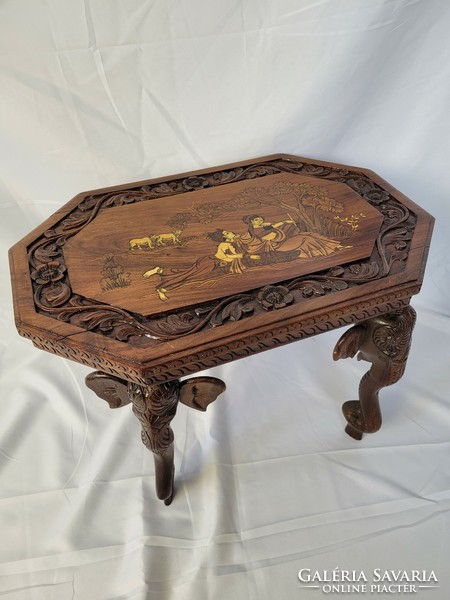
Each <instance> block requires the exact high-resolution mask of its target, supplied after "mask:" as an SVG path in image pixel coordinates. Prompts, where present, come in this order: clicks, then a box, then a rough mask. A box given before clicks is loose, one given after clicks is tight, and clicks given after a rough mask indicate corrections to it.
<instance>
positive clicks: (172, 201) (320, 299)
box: [10, 154, 433, 500]
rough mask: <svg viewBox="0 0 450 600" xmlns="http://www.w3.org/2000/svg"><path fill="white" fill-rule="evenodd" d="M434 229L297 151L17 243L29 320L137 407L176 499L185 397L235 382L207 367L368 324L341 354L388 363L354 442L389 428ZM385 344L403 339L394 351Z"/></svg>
mask: <svg viewBox="0 0 450 600" xmlns="http://www.w3.org/2000/svg"><path fill="white" fill-rule="evenodd" d="M432 226H433V218H432V217H431V216H430V215H429V214H428V213H427V212H426V211H424V210H423V209H421V208H420V207H419V206H417V205H416V204H414V203H413V202H412V201H411V200H409V199H408V198H406V197H405V196H404V195H402V194H401V193H400V192H398V191H397V190H396V189H395V188H393V187H392V186H391V185H389V184H388V183H387V182H385V181H384V180H383V179H381V178H380V177H379V176H378V175H376V174H375V173H373V172H371V171H368V170H366V169H360V168H356V167H349V166H346V165H338V164H334V163H326V162H323V161H317V160H311V159H305V158H300V157H295V156H291V155H284V154H279V155H273V156H268V157H263V158H259V159H254V160H250V161H245V162H239V163H234V164H232V165H225V166H222V167H216V168H212V169H205V170H202V171H196V172H191V173H184V174H180V175H174V176H171V177H164V178H159V179H155V180H148V181H143V182H137V183H132V184H125V185H120V186H115V187H111V188H105V189H100V190H92V191H89V192H85V193H82V194H79V195H78V196H77V197H75V198H74V199H73V200H72V201H71V202H69V203H68V204H67V205H66V206H64V207H63V208H62V209H61V210H59V211H58V212H57V213H55V214H54V215H53V216H51V217H50V218H49V219H48V220H47V221H46V222H45V223H43V224H42V225H41V226H39V227H38V228H37V229H35V230H34V231H33V232H32V233H30V234H29V235H28V236H27V237H26V238H24V239H23V240H21V241H20V242H19V243H18V244H16V245H15V246H14V247H13V248H12V249H11V251H10V264H11V274H12V282H13V295H14V306H15V317H16V324H17V328H18V330H19V333H20V334H21V335H23V336H25V337H27V338H29V339H31V340H32V341H33V343H34V344H35V345H36V346H37V347H39V348H42V349H45V350H47V351H49V352H52V353H55V354H58V355H60V356H63V357H66V358H70V359H72V360H75V361H78V362H80V363H83V364H85V365H88V366H91V367H93V368H95V369H98V372H97V373H96V374H94V375H93V376H92V377H88V379H87V385H88V386H89V387H90V388H91V389H93V390H94V391H95V392H96V393H97V394H98V395H99V396H101V397H102V398H104V399H105V400H107V401H108V402H109V404H110V406H112V407H119V406H123V405H125V404H128V403H132V405H133V411H134V413H135V414H136V416H137V417H138V419H139V420H140V422H141V425H142V431H143V441H144V443H145V444H146V445H147V446H148V447H149V448H150V449H151V450H152V452H154V454H155V456H156V459H155V460H156V463H157V473H159V474H158V475H157V481H159V483H157V486H158V490H159V491H158V494H159V495H160V497H162V498H163V499H165V500H168V499H169V497H171V494H172V483H171V482H172V470H173V456H172V450H171V448H172V446H171V443H172V442H171V441H170V440H171V439H172V437H171V436H172V433H171V429H170V420H171V418H172V417H173V414H174V411H175V410H176V405H177V402H178V401H182V402H185V403H186V404H187V405H188V406H191V407H192V408H198V409H200V408H202V409H204V408H206V406H207V405H208V403H209V402H211V401H212V399H214V398H215V397H216V396H217V395H218V394H219V393H220V391H219V390H222V391H223V385H224V384H222V383H220V384H218V383H217V380H215V381H213V380H211V381H208V378H201V377H200V378H193V379H190V380H188V381H190V382H191V383H190V384H189V383H182V384H179V383H173V382H178V380H179V378H180V377H183V376H185V375H188V374H193V373H196V372H198V371H201V370H203V369H205V368H209V367H213V366H216V365H220V364H223V363H226V362H229V361H232V360H236V359H238V358H243V357H245V356H248V355H251V354H254V353H256V352H260V351H263V350H266V349H270V348H273V347H276V346H279V345H282V344H285V343H289V342H292V341H295V340H298V339H302V338H304V337H308V336H311V335H315V334H317V333H321V332H323V331H327V330H330V329H334V328H337V327H341V326H345V325H355V326H356V328H354V329H351V330H350V332H348V333H347V334H344V336H343V338H342V339H341V341H340V342H339V344H338V346H337V348H336V351H335V358H343V357H347V356H351V355H353V354H355V353H356V351H357V350H358V349H359V350H360V354H361V356H362V357H363V358H365V359H368V360H369V361H370V362H372V368H371V369H370V371H369V374H368V375H367V376H365V378H363V382H362V383H361V389H360V398H359V400H358V401H357V402H356V403H355V402H350V403H346V404H345V405H344V409H343V410H344V414H345V417H346V419H347V421H348V425H347V432H348V433H349V434H350V435H352V436H353V437H361V435H362V434H363V433H368V432H371V431H375V430H376V429H377V428H378V427H379V425H380V424H381V415H380V413H379V408H378V399H377V398H378V391H379V389H381V388H382V387H383V386H385V385H390V383H393V382H394V381H396V380H397V379H398V378H399V377H400V376H401V373H402V372H403V369H404V364H405V362H406V356H407V348H408V347H409V346H408V345H409V339H410V333H411V330H412V317H411V315H412V312H411V310H412V309H409V308H407V307H408V304H409V301H410V298H411V296H412V295H413V294H416V293H418V291H419V290H420V286H421V283H422V278H423V272H424V268H425V263H426V257H427V252H428V247H429V243H430V239H431V231H432ZM383 336H385V337H384V338H383ZM385 338H386V339H388V340H389V343H388V342H386V344H387V346H386V348H387V347H388V346H389V344H391V343H392V342H391V341H390V340H391V339H392V338H394V339H397V338H398V339H400V338H401V340H402V341H401V343H400V342H399V346H398V348H397V350H396V351H397V354H396V355H395V356H393V357H392V356H391V357H390V356H387V355H386V353H383V343H384V342H380V340H382V339H385ZM389 347H390V346H389ZM212 379H213V378H212ZM163 423H164V425H162V424H163ZM158 428H159V429H158ZM161 440H164V443H163V444H162V442H161ZM166 442H167V444H166Z"/></svg>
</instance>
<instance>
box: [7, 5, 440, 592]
mask: <svg viewBox="0 0 450 600" xmlns="http://www.w3.org/2000/svg"><path fill="white" fill-rule="evenodd" d="M449 25H450V4H449V3H448V2H447V1H446V0H427V1H420V0H334V1H332V0H241V1H240V0H228V1H225V0H190V1H187V0H186V1H184V2H182V1H181V0H170V1H169V0H153V1H144V0H84V1H83V0H3V1H2V2H1V3H0V143H1V146H0V148H1V160H0V179H1V192H0V209H1V212H0V216H1V221H0V227H1V240H0V244H1V253H0V260H1V277H2V281H1V287H0V300H1V312H0V326H1V333H0V344H1V380H0V384H1V398H0V400H1V402H0V597H1V598H2V600H31V599H32V600H41V599H45V600H66V599H71V600H75V599H76V600H79V599H82V600H106V599H108V600H113V599H114V600H119V599H121V600H125V599H126V600H143V599H146V600H147V599H149V600H162V599H164V600H165V599H172V598H176V599H177V600H184V599H190V600H191V599H192V600H194V599H195V600H203V599H208V600H211V599H212V600H216V599H228V598H233V599H235V600H256V599H258V600H260V599H263V600H266V599H267V600H269V599H272V598H275V597H276V598H283V599H288V600H291V599H302V598H303V599H305V598H306V599H307V600H309V599H311V600H314V599H315V598H318V597H322V596H323V595H324V594H323V593H322V592H321V591H320V589H319V590H318V589H305V588H301V587H300V581H299V580H298V577H297V573H298V571H299V570H300V569H303V568H305V569H311V570H312V571H315V570H319V571H323V570H325V569H329V570H331V569H334V568H336V567H338V568H339V569H346V570H356V571H357V572H359V571H361V570H362V571H364V573H365V574H366V576H367V578H368V579H370V578H371V574H372V571H373V569H375V568H380V569H382V570H384V569H388V570H391V569H392V570H406V571H408V572H410V571H411V570H420V571H422V570H427V571H428V572H430V571H431V570H433V571H434V572H435V574H436V577H437V578H438V580H439V582H438V584H437V585H438V589H433V590H429V589H423V590H421V591H420V592H418V593H417V594H412V595H413V596H415V597H419V598H420V599H422V598H424V599H427V598H430V599H434V600H436V599H440V600H441V599H442V600H444V599H448V598H449V597H450V569H449V567H448V564H449V555H450V515H449V510H450V402H449V397H448V390H449V387H450V386H449V384H450V376H449V362H448V354H449V353H448V345H449V339H450V337H449V336H450V325H449V297H450V277H449V266H448V263H449V260H448V250H447V249H448V228H449V212H450V211H449V209H448V194H449V190H450V168H449V155H450V148H449V145H450V144H449V140H450V110H449V108H450V106H449V101H450V38H449V36H448V30H449ZM275 152H287V153H293V154H300V155H303V156H309V157H315V158H321V159H323V160H331V161H337V162H343V163H348V164H354V165H359V166H365V167H368V168H371V169H373V170H375V171H376V172H378V173H379V174H380V175H381V176H382V177H384V178H385V179H387V180H388V181H390V182H391V183H392V184H393V185H395V186H396V187H397V188H399V189H400V190H401V191H402V192H404V193H405V194H407V195H409V196H410V197H411V198H412V199H413V200H415V201H416V202H417V203H418V204H420V205H422V206H423V207H424V208H426V209H427V210H428V211H429V212H431V213H432V214H434V215H435V217H436V219H437V224H436V228H435V235H434V239H433V244H432V248H431V252H430V257H429V262H428V270H427V274H426V278H425V282H424V286H423V289H422V292H421V294H420V295H419V296H417V297H416V298H415V300H414V303H413V304H414V306H415V307H416V309H417V311H418V324H417V326H416V330H415V336H414V340H413V348H412V351H411V356H410V360H409V364H408V368H407V371H406V375H405V377H404V378H403V380H402V381H401V382H400V383H399V384H397V385H396V386H394V387H392V388H388V389H386V390H384V391H383V392H382V408H383V413H384V425H383V428H382V430H381V431H380V432H379V433H377V434H375V435H372V436H366V437H365V438H364V439H363V441H361V442H355V441H354V440H352V439H351V438H349V437H348V436H346V435H345V433H344V431H343V428H344V420H343V417H342V415H341V412H340V406H341V404H342V402H343V401H345V400H347V399H352V398H355V394H356V390H357V386H358V382H359V378H360V377H361V375H362V374H363V373H364V371H365V369H366V366H365V365H364V364H363V363H356V362H355V361H340V362H339V363H333V362H332V360H331V351H332V348H333V345H334V343H335V341H336V340H337V338H338V337H339V335H340V334H341V333H342V332H341V331H336V332H332V333H329V334H323V335H321V336H319V337H316V338H312V339H309V340H305V341H302V342H299V343H296V344H292V345H290V346H285V347H283V348H280V349H277V350H273V351H270V352H266V353H263V354H261V355H259V356H255V357H251V358H248V359H245V360H242V361H238V362H235V363H232V364H230V365H226V366H224V367H222V368H217V369H214V370H211V371H210V372H209V373H210V374H211V375H214V376H217V377H221V378H223V379H224V380H225V381H226V383H227V386H228V388H227V391H226V393H225V394H224V395H223V396H222V397H221V398H220V399H219V400H218V401H217V402H215V403H214V404H213V405H212V406H211V407H210V408H209V410H208V412H207V413H206V414H201V413H196V412H195V411H192V410H189V409H187V408H186V407H184V406H180V408H179V410H178V413H177V416H176V418H175V420H174V422H173V428H174V431H175V436H176V456H175V461H176V469H177V483H176V486H177V492H176V497H175V499H174V501H173V504H172V505H171V506H170V507H165V506H164V505H163V504H162V503H161V502H160V501H157V500H156V499H155V493H154V476H153V474H154V470H153V460H152V456H151V454H150V453H149V452H148V451H147V450H146V449H145V448H144V446H143V445H142V444H141V442H140V439H139V424H138V422H137V420H136V419H135V418H134V417H133V415H132V413H131V410H130V407H126V408H123V409H121V410H118V411H111V410H109V408H108V406H107V405H106V403H103V402H102V401H101V400H99V399H98V398H97V397H96V396H94V394H93V393H91V392H90V391H89V390H87V389H86V388H85V387H84V382H83V380H84V377H85V376H86V374H87V373H88V372H89V369H87V368H85V367H83V366H80V365H77V364H75V363H72V362H69V361H65V360H63V359H60V358H57V357H55V356H52V355H50V354H46V353H44V352H42V351H39V350H37V349H35V348H33V346H32V345H31V343H30V342H28V341H26V340H23V339H22V338H19V336H18V335H17V333H16V330H15V327H14V320H13V312H12V302H11V295H10V286H9V273H8V265H7V257H6V252H7V249H8V248H9V247H10V246H11V245H12V244H13V243H15V242H16V241H17V240H19V239H20V238H21V237H22V236H24V235H25V234H26V233H28V231H30V230H31V229H32V228H33V227H35V226H36V225H38V224H39V223H40V222H41V221H43V220H44V219H45V218H46V217H47V216H49V215H50V214H52V213H53V212H55V211H56V210H57V209H58V208H59V207H61V206H62V205H63V204H65V203H66V202H67V201H68V200H69V199H70V198H71V197H72V196H74V195H75V194H76V193H78V192H80V191H82V190H86V189H91V188H95V187H101V186H109V185H114V184H118V183H125V182H130V181H135V180H142V179H146V178H150V177H157V176H162V175H169V174H172V173H177V172H181V171H186V170H191V169H195V168H202V167H208V166H214V165H217V164H223V163H227V162H232V161H236V160H240V159H247V158H253V157H257V156H262V155H266V154H271V153H275ZM369 583H370V582H369ZM334 595H335V596H336V595H338V594H334ZM367 595H368V596H369V595H370V594H367ZM390 596H391V597H392V594H390ZM403 596H405V594H403ZM353 597H364V594H359V595H358V594H353ZM372 597H373V595H372Z"/></svg>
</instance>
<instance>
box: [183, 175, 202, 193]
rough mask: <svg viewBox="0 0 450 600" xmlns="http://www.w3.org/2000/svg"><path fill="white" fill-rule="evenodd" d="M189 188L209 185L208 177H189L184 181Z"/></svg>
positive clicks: (196, 188)
mask: <svg viewBox="0 0 450 600" xmlns="http://www.w3.org/2000/svg"><path fill="white" fill-rule="evenodd" d="M183 185H184V187H185V188H186V189H187V190H201V189H202V188H204V187H206V186H207V185H208V180H207V179H206V177H188V178H187V179H185V180H184V181H183Z"/></svg>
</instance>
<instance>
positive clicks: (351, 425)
mask: <svg viewBox="0 0 450 600" xmlns="http://www.w3.org/2000/svg"><path fill="white" fill-rule="evenodd" d="M415 320H416V313H415V311H414V309H413V308H411V307H410V306H406V307H405V308H404V309H403V310H401V311H398V312H395V313H391V314H387V315H383V316H379V317H376V318H373V319H369V320H368V321H365V322H363V323H361V324H359V325H355V326H354V327H352V328H351V329H349V330H348V331H346V332H345V333H344V335H342V336H341V338H340V339H339V341H338V342H337V344H336V347H335V349H334V353H333V358H334V360H338V359H340V358H348V357H352V358H353V357H354V356H355V354H356V353H358V360H366V361H368V362H371V363H372V367H371V368H370V370H369V371H368V372H367V373H366V374H365V375H364V377H363V378H362V379H361V383H360V386H359V401H349V402H345V403H344V405H343V407H342V410H343V413H344V416H345V418H346V419H347V427H346V430H345V431H346V432H347V433H348V434H349V435H350V436H351V437H353V438H355V439H361V438H362V436H363V433H373V432H375V431H378V429H379V428H380V427H381V411H380V404H379V400H378V392H379V391H380V390H381V389H382V388H383V387H386V386H388V385H392V384H393V383H396V382H397V381H398V380H399V379H400V378H401V377H402V375H403V373H404V371H405V367H406V360H407V358H408V353H409V348H410V345H411V335H412V330H413V327H414V323H415Z"/></svg>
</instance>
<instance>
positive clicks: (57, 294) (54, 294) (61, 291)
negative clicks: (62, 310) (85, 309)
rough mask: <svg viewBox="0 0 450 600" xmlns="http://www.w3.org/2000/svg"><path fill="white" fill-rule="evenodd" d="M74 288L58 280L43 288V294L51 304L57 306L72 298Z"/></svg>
mask: <svg viewBox="0 0 450 600" xmlns="http://www.w3.org/2000/svg"><path fill="white" fill-rule="evenodd" d="M71 293H72V290H71V289H70V287H69V286H68V285H67V284H66V283H64V282H62V281H58V282H56V283H54V284H52V285H50V286H47V287H45V288H44V290H43V295H44V298H45V300H46V302H47V303H48V304H49V306H51V307H53V308H56V307H58V306H62V305H63V304H64V303H65V302H67V300H68V299H69V298H70V295H71Z"/></svg>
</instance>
